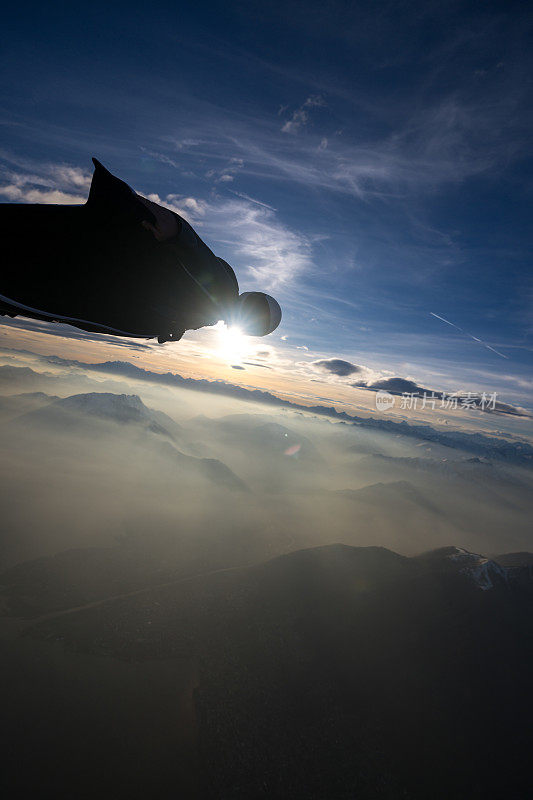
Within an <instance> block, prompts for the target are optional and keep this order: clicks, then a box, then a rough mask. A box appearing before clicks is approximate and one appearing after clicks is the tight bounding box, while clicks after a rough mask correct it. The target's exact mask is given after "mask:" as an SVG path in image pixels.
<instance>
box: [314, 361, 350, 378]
mask: <svg viewBox="0 0 533 800" xmlns="http://www.w3.org/2000/svg"><path fill="white" fill-rule="evenodd" d="M312 365H313V366H314V367H318V369H321V370H323V371H324V372H329V373H330V374H331V375H338V376H339V377H341V378H345V377H346V376H347V375H354V374H355V373H356V372H361V371H362V370H361V367H358V366H357V364H351V363H350V362H349V361H343V360H342V359H341V358H325V359H322V360H320V361H313V362H312Z"/></svg>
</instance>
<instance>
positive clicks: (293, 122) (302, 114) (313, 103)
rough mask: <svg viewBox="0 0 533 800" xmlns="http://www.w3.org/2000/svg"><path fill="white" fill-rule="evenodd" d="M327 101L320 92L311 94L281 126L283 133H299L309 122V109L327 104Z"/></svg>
mask: <svg viewBox="0 0 533 800" xmlns="http://www.w3.org/2000/svg"><path fill="white" fill-rule="evenodd" d="M325 105H326V102H325V100H324V98H323V97H321V96H320V95H318V94H315V95H310V96H309V97H308V98H307V99H306V100H304V102H303V103H302V105H301V106H299V107H298V108H297V109H296V110H295V111H293V113H292V115H291V118H290V119H288V120H287V121H286V122H285V123H284V125H283V126H282V128H281V132H282V133H298V131H299V130H300V128H303V127H304V126H305V125H307V123H308V122H309V110H310V109H311V108H320V107H321V106H325Z"/></svg>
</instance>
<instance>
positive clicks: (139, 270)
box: [0, 159, 281, 342]
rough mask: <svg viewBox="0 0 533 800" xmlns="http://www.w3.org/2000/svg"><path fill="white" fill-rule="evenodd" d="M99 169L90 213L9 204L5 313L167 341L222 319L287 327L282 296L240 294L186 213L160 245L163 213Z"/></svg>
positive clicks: (0, 310) (253, 327) (249, 328)
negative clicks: (278, 299)
mask: <svg viewBox="0 0 533 800" xmlns="http://www.w3.org/2000/svg"><path fill="white" fill-rule="evenodd" d="M93 162H94V166H95V170H94V174H93V178H92V183H91V188H90V191H89V197H88V199H87V202H86V203H85V204H84V205H78V206H65V205H42V204H17V203H1V204H0V225H1V227H2V250H3V257H2V262H3V263H2V268H1V271H0V315H8V316H10V317H15V316H19V315H20V316H24V317H31V318H33V319H38V320H46V321H51V322H67V323H69V324H70V325H73V326H75V327H77V328H81V329H82V330H86V331H98V332H102V333H108V334H114V335H117V336H128V337H142V338H152V337H157V338H158V340H159V341H160V342H164V341H168V340H178V339H180V338H181V336H182V335H183V333H184V332H185V330H188V329H197V328H201V327H203V326H204V325H213V324H215V323H216V322H217V321H218V320H224V321H225V322H227V323H228V324H237V325H239V326H240V327H241V329H242V330H243V332H245V333H248V334H251V335H256V336H264V335H266V334H268V333H271V332H272V331H273V330H274V329H275V328H277V326H278V325H279V323H280V321H281V309H280V307H279V305H278V303H277V302H276V300H274V298H273V297H270V296H269V295H266V294H263V293H262V292H244V293H243V294H241V295H239V287H238V283H237V278H236V277H235V273H234V271H233V269H232V268H231V267H230V265H229V264H227V263H226V262H225V261H224V260H223V259H221V258H218V257H217V256H215V255H214V253H213V252H212V251H211V250H210V249H209V247H208V246H207V245H206V244H205V243H204V242H203V241H202V240H201V239H200V237H199V236H198V235H197V233H196V232H195V231H194V230H193V228H192V227H191V225H189V223H188V222H187V221H186V220H185V219H183V217H181V216H180V215H179V214H176V213H174V212H172V213H173V214H174V218H175V220H176V223H174V230H175V231H176V233H175V234H174V235H173V236H172V237H171V238H168V239H166V240H164V241H158V240H157V239H156V238H155V236H154V235H153V232H151V231H150V230H149V228H152V231H153V230H154V228H153V226H155V225H156V224H157V219H156V217H157V213H158V210H161V211H162V209H161V207H159V206H156V205H155V204H148V203H147V201H146V200H143V199H142V198H140V197H139V195H137V194H136V193H135V192H134V191H133V189H131V188H130V187H129V186H128V185H127V184H126V183H124V181H122V180H120V179H119V178H116V177H115V176H114V175H112V174H111V173H110V172H109V171H108V170H107V169H106V168H105V167H103V166H102V165H101V164H100V162H99V161H97V160H96V159H93ZM150 209H152V210H153V211H155V214H154V213H152V211H151V210H150ZM165 213H167V214H168V212H165Z"/></svg>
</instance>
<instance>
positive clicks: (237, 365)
mask: <svg viewBox="0 0 533 800" xmlns="http://www.w3.org/2000/svg"><path fill="white" fill-rule="evenodd" d="M231 368H232V369H244V367H241V366H239V364H232V365H231Z"/></svg>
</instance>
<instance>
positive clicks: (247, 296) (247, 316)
mask: <svg viewBox="0 0 533 800" xmlns="http://www.w3.org/2000/svg"><path fill="white" fill-rule="evenodd" d="M231 322H232V323H233V324H235V325H238V326H239V327H240V328H242V331H243V333H247V334H248V335H249V336H266V335H267V334H268V333H272V331H275V330H276V328H277V327H278V325H279V323H280V322H281V308H280V306H279V303H278V301H277V300H274V298H273V297H271V296H270V295H269V294H265V293H264V292H243V293H242V294H241V295H239V299H238V301H237V304H236V307H235V310H234V313H233V315H232V320H231Z"/></svg>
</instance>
